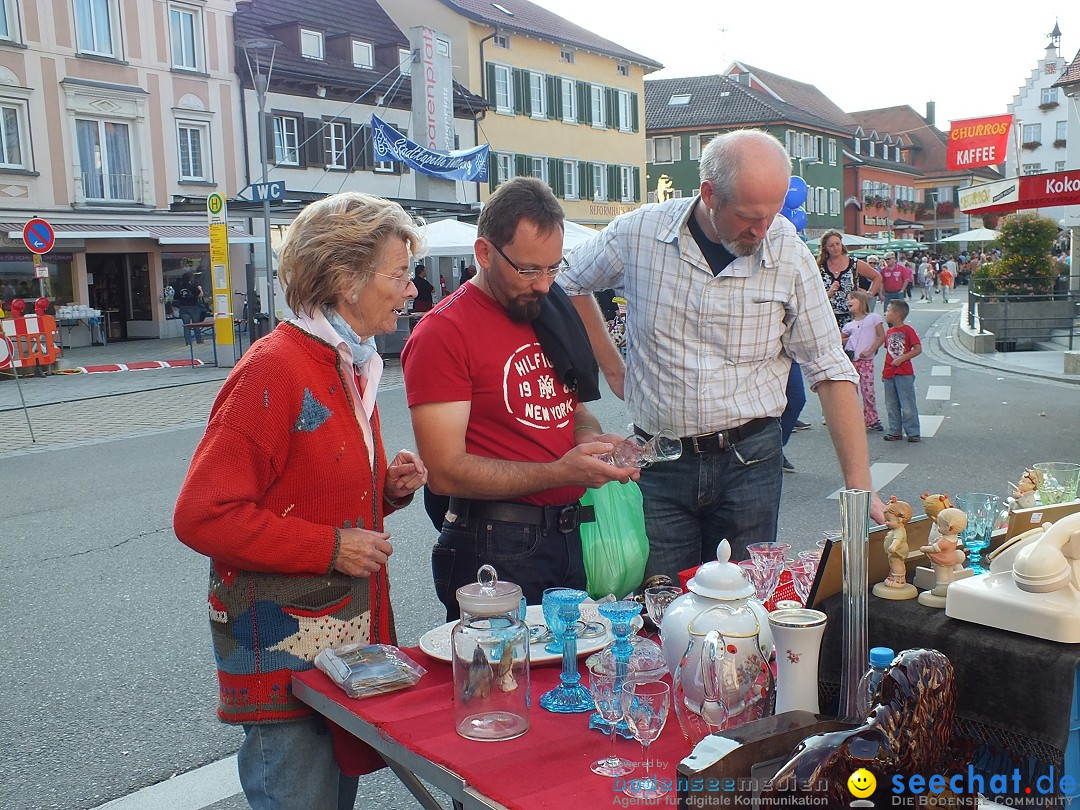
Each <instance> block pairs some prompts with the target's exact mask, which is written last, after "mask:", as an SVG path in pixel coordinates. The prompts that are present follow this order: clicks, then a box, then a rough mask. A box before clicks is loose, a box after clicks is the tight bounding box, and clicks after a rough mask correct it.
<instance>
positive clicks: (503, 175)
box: [495, 152, 514, 186]
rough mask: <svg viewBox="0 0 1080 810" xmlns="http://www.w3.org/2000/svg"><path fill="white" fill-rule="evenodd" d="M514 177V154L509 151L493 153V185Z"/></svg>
mask: <svg viewBox="0 0 1080 810" xmlns="http://www.w3.org/2000/svg"><path fill="white" fill-rule="evenodd" d="M513 179H514V155H513V154H512V153H511V152H496V153H495V185H496V186H498V185H500V184H502V183H505V182H506V181H507V180H513Z"/></svg>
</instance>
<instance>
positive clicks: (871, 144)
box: [867, 141, 875, 157]
mask: <svg viewBox="0 0 1080 810" xmlns="http://www.w3.org/2000/svg"><path fill="white" fill-rule="evenodd" d="M867 147H868V149H869V151H868V152H867V154H868V155H870V157H875V155H874V142H873V141H870V142H869V143H868V144H867Z"/></svg>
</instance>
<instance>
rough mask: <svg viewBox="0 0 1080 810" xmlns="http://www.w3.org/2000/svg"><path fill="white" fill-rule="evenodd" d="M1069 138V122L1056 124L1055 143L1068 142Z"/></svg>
mask: <svg viewBox="0 0 1080 810" xmlns="http://www.w3.org/2000/svg"><path fill="white" fill-rule="evenodd" d="M1068 137H1069V122H1068V121H1058V122H1057V123H1056V124H1054V140H1055V141H1064V140H1067V139H1068Z"/></svg>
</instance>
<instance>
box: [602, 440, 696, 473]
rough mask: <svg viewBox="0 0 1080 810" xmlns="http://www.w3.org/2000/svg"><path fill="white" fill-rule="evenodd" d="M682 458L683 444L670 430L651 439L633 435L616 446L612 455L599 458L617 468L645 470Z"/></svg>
mask: <svg viewBox="0 0 1080 810" xmlns="http://www.w3.org/2000/svg"><path fill="white" fill-rule="evenodd" d="M680 456H682V442H681V441H680V440H679V437H678V436H676V435H675V434H674V433H672V432H671V431H670V430H661V431H660V432H659V433H657V434H656V435H655V436H653V437H652V438H651V439H646V438H645V437H644V436H639V435H638V434H637V433H633V434H631V435H629V436H627V437H626V438H625V439H623V440H622V441H621V442H619V444H617V445H615V446H614V447H613V448H612V449H611V452H610V453H604V454H602V455H599V456H597V458H598V459H600V460H601V461H606V462H607V463H608V464H613V465H614V466H616V467H640V468H642V469H644V468H645V467H648V466H650V465H652V464H654V463H656V462H657V461H675V460H676V459H678V458H679V457H680Z"/></svg>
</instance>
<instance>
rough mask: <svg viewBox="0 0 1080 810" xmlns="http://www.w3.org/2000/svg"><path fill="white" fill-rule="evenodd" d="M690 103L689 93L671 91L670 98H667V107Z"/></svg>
mask: <svg viewBox="0 0 1080 810" xmlns="http://www.w3.org/2000/svg"><path fill="white" fill-rule="evenodd" d="M689 103H690V94H689V93H673V94H672V96H671V98H669V99H668V106H669V107H685V106H686V105H687V104H689Z"/></svg>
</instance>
